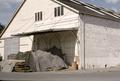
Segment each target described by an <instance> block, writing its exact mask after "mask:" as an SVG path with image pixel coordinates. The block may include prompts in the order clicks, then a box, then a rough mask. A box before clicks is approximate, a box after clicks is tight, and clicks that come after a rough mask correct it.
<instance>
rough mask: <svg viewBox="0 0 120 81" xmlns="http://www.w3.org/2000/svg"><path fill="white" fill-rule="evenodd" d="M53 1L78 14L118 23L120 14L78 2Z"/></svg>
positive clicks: (66, 0) (74, 0) (73, 0)
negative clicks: (76, 11)
mask: <svg viewBox="0 0 120 81" xmlns="http://www.w3.org/2000/svg"><path fill="white" fill-rule="evenodd" d="M53 1H59V2H61V3H64V4H65V5H67V6H70V7H72V8H74V9H76V10H78V11H79V13H80V14H84V15H91V16H96V17H101V18H106V19H110V20H114V21H118V22H120V14H119V13H117V12H115V11H113V10H108V9H105V8H102V7H96V6H95V5H92V4H88V3H84V2H81V1H78V0H53Z"/></svg>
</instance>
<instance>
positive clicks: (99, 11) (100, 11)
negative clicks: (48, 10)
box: [0, 0, 120, 38]
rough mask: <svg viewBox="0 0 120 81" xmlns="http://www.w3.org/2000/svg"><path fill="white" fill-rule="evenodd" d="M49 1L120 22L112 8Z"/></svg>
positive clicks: (76, 1)
mask: <svg viewBox="0 0 120 81" xmlns="http://www.w3.org/2000/svg"><path fill="white" fill-rule="evenodd" d="M26 1H27V0H24V1H23V3H22V4H21V5H20V7H19V8H18V9H17V11H16V13H15V14H14V16H13V18H12V19H11V20H10V22H9V23H8V25H7V26H6V27H5V29H4V30H3V31H2V33H1V34H0V38H1V37H2V35H3V34H4V33H5V31H6V30H7V28H8V27H9V26H10V24H11V22H12V21H13V20H14V18H15V17H16V15H17V14H18V13H19V11H20V10H21V8H22V6H23V5H24V4H25V2H26ZM51 1H54V2H56V1H58V2H60V3H62V4H65V5H67V6H69V7H71V8H74V9H76V10H78V11H79V14H84V15H91V16H96V17H100V18H105V19H110V20H113V21H117V22H120V14H118V13H117V12H115V11H113V10H107V9H105V8H102V7H100V8H99V7H96V6H94V5H91V4H88V3H84V2H81V1H78V0H51Z"/></svg>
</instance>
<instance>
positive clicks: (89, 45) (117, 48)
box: [84, 16, 120, 68]
mask: <svg viewBox="0 0 120 81" xmlns="http://www.w3.org/2000/svg"><path fill="white" fill-rule="evenodd" d="M84 21H85V57H86V59H85V60H86V67H87V68H92V66H93V65H95V68H101V67H102V68H104V67H105V65H106V64H107V65H108V67H111V66H117V65H119V64H120V23H119V22H115V21H111V20H106V19H101V18H96V17H92V16H85V20H84Z"/></svg>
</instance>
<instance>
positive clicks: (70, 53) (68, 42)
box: [32, 30, 77, 65]
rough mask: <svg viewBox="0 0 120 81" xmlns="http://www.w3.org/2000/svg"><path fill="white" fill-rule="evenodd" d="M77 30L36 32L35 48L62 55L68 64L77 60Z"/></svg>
mask: <svg viewBox="0 0 120 81" xmlns="http://www.w3.org/2000/svg"><path fill="white" fill-rule="evenodd" d="M76 41H77V31H76V30H72V31H60V32H46V33H43V34H42V33H41V34H35V35H34V38H33V47H32V49H33V50H43V51H47V52H51V53H52V54H55V55H58V56H60V57H61V58H62V59H63V60H64V61H65V62H66V64H68V65H71V64H72V63H73V62H74V60H75V55H76V54H75V53H76V52H75V51H76V50H77V47H76V43H77V42H76Z"/></svg>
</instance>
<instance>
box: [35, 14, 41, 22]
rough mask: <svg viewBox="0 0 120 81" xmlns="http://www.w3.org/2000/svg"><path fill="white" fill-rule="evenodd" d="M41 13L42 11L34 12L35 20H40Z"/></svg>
mask: <svg viewBox="0 0 120 81" xmlns="http://www.w3.org/2000/svg"><path fill="white" fill-rule="evenodd" d="M42 15H43V14H42V12H37V13H35V21H41V20H42V19H43V18H42Z"/></svg>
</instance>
